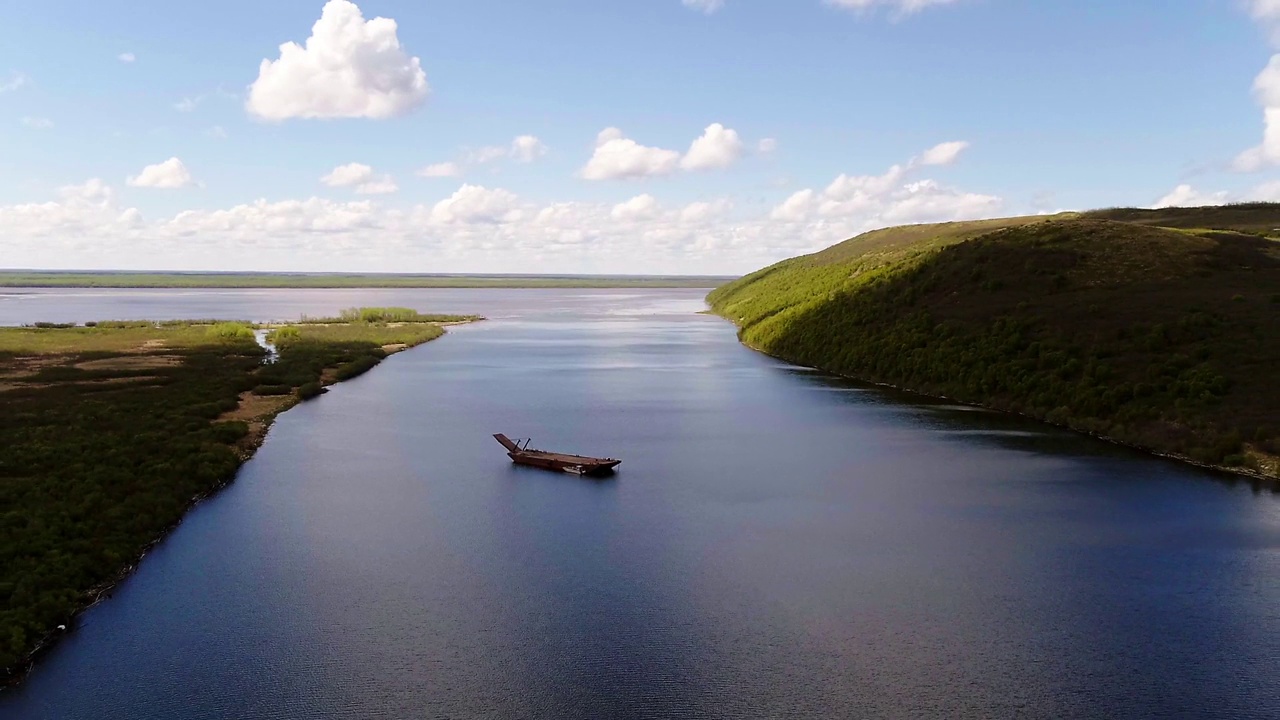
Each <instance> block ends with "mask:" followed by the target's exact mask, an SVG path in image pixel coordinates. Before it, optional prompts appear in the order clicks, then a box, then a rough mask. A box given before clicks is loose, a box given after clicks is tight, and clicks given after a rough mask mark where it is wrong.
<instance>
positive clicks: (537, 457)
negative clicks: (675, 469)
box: [493, 433, 622, 476]
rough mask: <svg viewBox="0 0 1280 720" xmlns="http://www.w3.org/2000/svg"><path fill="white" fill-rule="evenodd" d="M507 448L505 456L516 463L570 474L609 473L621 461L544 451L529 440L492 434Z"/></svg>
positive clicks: (596, 474)
mask: <svg viewBox="0 0 1280 720" xmlns="http://www.w3.org/2000/svg"><path fill="white" fill-rule="evenodd" d="M493 437H494V439H495V440H497V441H498V442H500V443H502V446H503V447H505V448H506V449H507V456H508V457H510V458H511V462H513V463H515V464H517V465H528V466H530V467H536V468H543V469H544V470H555V471H556V472H565V473H570V474H572V475H593V476H600V475H609V474H612V473H613V469H614V468H616V467H618V465H620V464H621V463H622V461H621V460H617V459H614V458H597V457H587V456H585V455H566V454H564V453H553V452H546V451H544V450H535V449H533V448H531V447H529V443H530V440H527V439H526V440H519V441H516V440H512V439H511V438H509V437H507V436H506V435H503V434H502V433H498V434H497V435H494V436H493Z"/></svg>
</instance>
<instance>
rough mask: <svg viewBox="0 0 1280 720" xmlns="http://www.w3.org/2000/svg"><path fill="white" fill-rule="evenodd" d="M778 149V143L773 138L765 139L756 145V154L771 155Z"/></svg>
mask: <svg viewBox="0 0 1280 720" xmlns="http://www.w3.org/2000/svg"><path fill="white" fill-rule="evenodd" d="M777 149H778V141H777V140H774V139H773V138H763V139H762V140H760V142H758V143H756V152H758V153H760V154H761V155H771V154H773V152H774V151H776V150H777Z"/></svg>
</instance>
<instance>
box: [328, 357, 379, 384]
mask: <svg viewBox="0 0 1280 720" xmlns="http://www.w3.org/2000/svg"><path fill="white" fill-rule="evenodd" d="M379 362H381V360H379V359H378V358H376V357H373V356H372V355H365V356H364V357H361V358H357V359H355V360H353V361H351V362H349V363H347V364H346V365H343V366H342V367H340V368H338V370H337V372H336V373H334V376H335V377H336V378H337V379H338V380H339V381H341V380H350V379H351V378H353V377H359V376H360V375H363V374H365V373H367V372H369V371H370V370H372V369H373V368H374V367H376V366H377V364H378V363H379Z"/></svg>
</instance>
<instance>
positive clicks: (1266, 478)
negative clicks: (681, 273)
mask: <svg viewBox="0 0 1280 720" xmlns="http://www.w3.org/2000/svg"><path fill="white" fill-rule="evenodd" d="M712 314H714V313H712ZM723 319H725V320H728V318H723ZM738 342H739V343H740V344H741V345H742V346H743V347H745V348H747V349H748V350H751V351H752V352H757V353H760V354H761V355H764V356H766V357H771V358H773V359H774V360H778V361H781V362H785V363H791V364H793V365H796V366H797V367H804V368H809V369H810V370H819V371H821V372H824V373H828V374H830V375H833V376H835V377H841V378H845V379H846V380H852V381H854V382H858V383H862V384H864V385H870V386H874V387H878V388H885V389H886V390H893V391H895V392H901V393H910V394H911V395H917V396H919V397H921V398H928V399H930V400H943V401H946V402H948V403H954V404H956V405H963V406H967V407H972V408H980V409H982V410H989V411H991V412H997V413H1003V414H1006V415H1016V416H1017V417H1020V418H1026V419H1028V420H1034V421H1036V422H1040V423H1044V424H1045V425H1049V426H1052V427H1056V428H1061V429H1063V430H1070V431H1071V432H1075V433H1079V434H1081V435H1085V436H1088V437H1091V438H1093V439H1095V440H1101V441H1103V442H1106V443H1110V444H1112V445H1116V446H1119V447H1123V448H1128V449H1130V450H1136V451H1138V452H1141V453H1144V454H1146V455H1150V456H1153V457H1158V458H1164V459H1166V460H1172V461H1174V462H1178V463H1183V464H1186V465H1193V466H1195V467H1198V468H1202V469H1204V470H1212V471H1214V472H1218V473H1223V474H1225V475H1230V476H1234V477H1241V478H1248V479H1249V480H1252V481H1254V482H1256V483H1261V484H1262V485H1265V486H1266V487H1268V488H1270V489H1271V490H1272V491H1273V492H1280V456H1277V455H1271V454H1267V453H1263V452H1260V451H1257V450H1256V449H1254V450H1252V452H1253V454H1254V457H1253V459H1254V461H1255V462H1256V463H1257V465H1256V467H1259V468H1261V469H1260V470H1254V469H1252V468H1251V467H1241V466H1230V465H1221V464H1216V463H1207V462H1202V461H1199V460H1196V459H1195V458H1191V457H1187V456H1185V455H1178V454H1176V453H1167V452H1160V451H1159V450H1155V449H1153V448H1149V447H1143V446H1141V445H1138V444H1135V443H1131V442H1126V441H1124V440H1122V439H1120V438H1116V437H1111V436H1108V435H1105V434H1101V433H1096V432H1090V431H1088V430H1084V429H1081V428H1077V427H1072V426H1071V425H1068V424H1064V423H1055V422H1052V421H1050V420H1047V419H1045V418H1041V417H1036V416H1034V415H1028V414H1027V413H1022V412H1017V411H1015V410H1008V409H1004V408H1000V407H996V406H993V405H986V404H983V403H981V402H974V401H972V400H962V399H959V398H954V397H949V396H947V395H938V394H931V393H925V392H921V391H919V390H915V389H912V388H909V387H904V386H901V385H895V384H893V383H888V382H876V381H874V380H867V379H865V378H860V377H857V376H854V375H849V374H846V373H839V372H835V371H833V370H827V369H825V368H821V367H816V366H812V365H803V364H799V363H795V362H793V361H792V360H788V359H787V358H785V357H781V356H779V355H774V354H772V353H770V352H768V351H767V350H763V349H761V348H758V347H756V346H754V345H752V344H751V343H748V342H747V341H745V340H743V339H742V338H741V337H739V338H738Z"/></svg>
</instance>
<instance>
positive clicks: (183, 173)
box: [127, 157, 192, 189]
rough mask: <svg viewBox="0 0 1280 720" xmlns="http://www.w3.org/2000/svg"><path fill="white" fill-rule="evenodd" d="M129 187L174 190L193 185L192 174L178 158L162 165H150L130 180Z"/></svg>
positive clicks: (170, 159) (172, 158)
mask: <svg viewBox="0 0 1280 720" xmlns="http://www.w3.org/2000/svg"><path fill="white" fill-rule="evenodd" d="M127 182H128V184H129V187H142V188H161V189H174V188H182V187H187V186H188V185H191V184H192V179H191V173H190V172H188V171H187V166H186V165H183V164H182V161H181V160H179V159H178V158H176V157H171V158H169V159H168V160H165V161H164V162H162V163H156V164H155V165H148V166H146V167H144V168H142V172H140V173H138V174H137V175H135V176H133V177H130V178H129V179H128V181H127Z"/></svg>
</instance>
